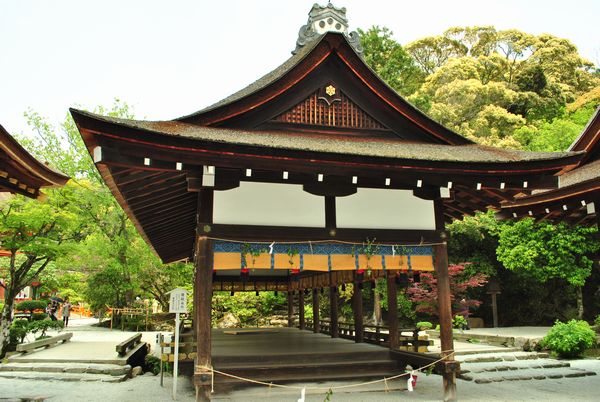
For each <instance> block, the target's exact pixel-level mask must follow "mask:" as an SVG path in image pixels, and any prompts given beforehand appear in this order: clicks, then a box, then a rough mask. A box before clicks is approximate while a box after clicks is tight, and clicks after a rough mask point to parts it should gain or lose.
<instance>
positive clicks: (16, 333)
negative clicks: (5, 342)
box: [8, 319, 29, 349]
mask: <svg viewBox="0 0 600 402" xmlns="http://www.w3.org/2000/svg"><path fill="white" fill-rule="evenodd" d="M28 327H29V321H27V320H24V319H23V320H14V321H13V322H12V324H11V326H10V328H9V333H8V337H9V344H10V345H12V346H15V347H16V345H17V344H18V343H23V341H24V340H25V337H26V336H27V332H29V328H28ZM11 349H14V348H11Z"/></svg>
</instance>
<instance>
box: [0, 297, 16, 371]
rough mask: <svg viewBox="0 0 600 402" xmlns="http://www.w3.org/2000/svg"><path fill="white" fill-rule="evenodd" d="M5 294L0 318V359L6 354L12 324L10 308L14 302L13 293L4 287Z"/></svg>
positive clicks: (11, 308)
mask: <svg viewBox="0 0 600 402" xmlns="http://www.w3.org/2000/svg"><path fill="white" fill-rule="evenodd" d="M6 295H7V297H5V300H4V308H3V309H2V316H1V319H0V359H2V358H4V355H6V352H7V349H8V344H9V342H10V337H9V332H10V325H11V324H12V320H13V317H12V310H13V304H14V300H15V298H14V295H13V294H12V292H9V291H8V289H6Z"/></svg>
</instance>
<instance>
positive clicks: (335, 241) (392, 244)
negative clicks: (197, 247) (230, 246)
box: [207, 236, 446, 247]
mask: <svg viewBox="0 0 600 402" xmlns="http://www.w3.org/2000/svg"><path fill="white" fill-rule="evenodd" d="M207 238H208V239H210V240H218V241H226V242H230V243H242V244H245V243H253V244H272V243H273V242H272V241H252V242H248V241H243V240H235V239H224V238H221V237H211V236H207ZM275 243H276V244H309V245H310V244H311V243H339V244H350V245H360V246H362V245H363V244H364V242H351V241H344V240H335V239H331V240H303V241H278V242H275ZM443 244H446V243H445V242H437V243H425V242H424V241H423V238H421V241H420V242H419V243H418V244H408V243H407V244H400V243H377V245H378V246H389V247H428V246H440V245H443Z"/></svg>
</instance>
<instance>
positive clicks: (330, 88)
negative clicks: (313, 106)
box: [325, 85, 335, 96]
mask: <svg viewBox="0 0 600 402" xmlns="http://www.w3.org/2000/svg"><path fill="white" fill-rule="evenodd" d="M325 93H326V94H327V95H329V96H333V95H335V87H334V86H333V85H329V86H328V87H327V88H325Z"/></svg>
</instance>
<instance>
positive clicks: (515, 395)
mask: <svg viewBox="0 0 600 402" xmlns="http://www.w3.org/2000/svg"><path fill="white" fill-rule="evenodd" d="M572 366H573V367H579V368H585V369H587V370H591V371H595V372H596V373H598V374H600V360H574V361H572ZM171 380H172V379H171V378H165V386H164V387H162V388H161V386H160V382H159V377H155V376H152V375H144V376H140V377H136V378H133V379H130V380H127V381H125V382H122V383H116V384H109V383H101V382H60V381H35V382H32V381H27V380H9V379H0V401H3V402H4V401H21V400H23V399H22V398H35V397H44V398H46V399H47V400H48V401H51V402H59V401H64V402H73V401H102V402H110V401H132V402H133V401H135V402H138V401H145V402H146V401H147V402H153V401H157V402H158V401H170V400H171V394H170V392H171V387H172V382H171ZM343 384H344V383H336V384H335V385H343ZM315 385H316V386H320V387H322V386H323V384H313V386H315ZM389 387H390V388H391V389H392V391H390V392H384V391H383V388H384V386H383V385H377V386H371V387H369V388H368V389H364V388H353V389H349V390H335V391H334V393H333V395H332V397H331V401H332V402H333V401H344V402H346V401H348V402H359V401H392V400H394V401H396V400H398V399H402V400H413V401H439V400H441V399H442V381H441V377H439V376H436V375H431V376H423V375H420V376H419V378H418V382H417V387H416V389H415V391H414V392H408V391H398V390H395V389H394V388H395V384H394V383H393V382H390V384H389ZM598 395H600V377H598V376H590V377H582V378H563V379H559V380H531V381H509V382H502V383H492V384H485V385H483V384H482V385H480V384H474V383H472V382H467V381H462V380H458V397H459V400H460V401H561V402H562V401H565V400H569V401H572V402H575V401H597V400H598ZM299 397H300V393H299V392H298V391H290V390H278V389H271V390H269V389H267V388H264V387H253V388H248V389H245V390H239V391H235V392H232V393H230V394H221V395H215V396H214V397H213V400H215V401H236V402H237V401H239V402H241V401H261V402H275V401H282V402H284V401H293V402H296V401H297V400H298V398H299ZM177 399H178V400H179V401H194V390H193V387H192V386H191V383H190V381H189V379H187V378H182V377H180V379H179V381H178V398H177ZM324 399H325V394H324V392H322V391H319V392H314V393H313V392H311V391H308V392H307V397H306V401H307V402H316V401H319V402H320V401H323V400H324Z"/></svg>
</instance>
